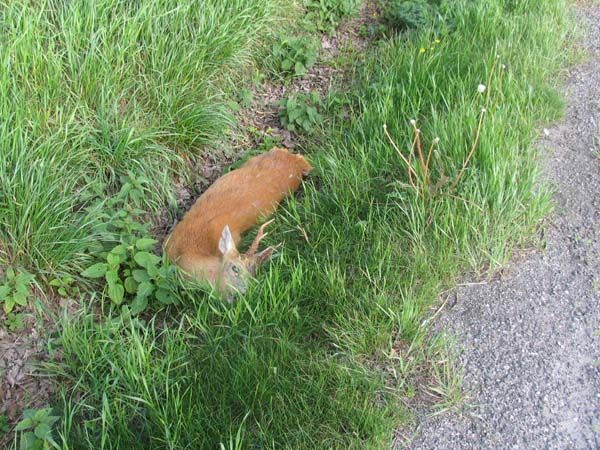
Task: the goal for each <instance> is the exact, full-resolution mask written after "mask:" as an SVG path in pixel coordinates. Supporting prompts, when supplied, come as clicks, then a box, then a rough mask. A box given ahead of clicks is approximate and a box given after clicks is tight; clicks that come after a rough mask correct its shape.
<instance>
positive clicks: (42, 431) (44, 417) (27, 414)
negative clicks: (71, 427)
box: [15, 408, 61, 450]
mask: <svg viewBox="0 0 600 450" xmlns="http://www.w3.org/2000/svg"><path fill="white" fill-rule="evenodd" d="M58 419H59V417H58V416H53V415H52V408H44V409H37V410H35V409H26V410H24V411H23V420H21V421H20V422H19V423H18V424H17V426H16V427H15V431H20V432H21V435H20V445H19V448H20V449H21V450H42V449H48V448H56V449H59V448H61V447H60V446H59V445H58V444H57V443H56V441H55V440H54V439H53V437H52V426H53V425H54V423H55V422H56V421H57V420H58Z"/></svg>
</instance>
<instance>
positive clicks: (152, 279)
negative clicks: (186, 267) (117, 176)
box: [81, 173, 175, 314]
mask: <svg viewBox="0 0 600 450" xmlns="http://www.w3.org/2000/svg"><path fill="white" fill-rule="evenodd" d="M121 181H122V183H123V184H122V187H121V189H120V191H119V192H118V194H117V195H115V196H114V197H112V198H111V199H110V200H109V201H108V202H107V204H106V210H107V211H108V212H105V213H104V214H103V216H104V217H105V219H106V222H105V224H104V226H103V229H102V232H103V233H102V234H103V236H104V238H105V241H106V242H109V243H114V244H108V248H106V247H107V245H104V246H100V248H98V247H93V249H92V250H93V252H94V255H95V256H96V257H99V258H100V259H101V261H100V262H97V263H95V264H93V265H92V266H90V267H88V268H87V269H85V270H84V271H83V272H82V273H81V275H82V276H84V277H87V278H92V279H98V278H103V279H104V280H105V282H106V286H107V295H108V298H109V299H110V300H111V301H112V302H113V303H114V304H116V305H120V304H121V303H123V301H124V300H131V305H130V306H131V311H132V313H134V314H138V313H140V312H142V311H144V310H145V309H146V307H147V306H148V300H149V298H151V296H153V297H154V298H156V299H157V300H158V301H159V302H160V303H161V304H165V305H166V304H171V303H173V302H174V301H175V297H174V295H173V292H172V289H171V284H170V282H169V279H171V277H172V276H173V275H174V273H175V267H174V266H170V265H168V264H163V263H162V260H161V258H159V257H158V256H156V255H155V254H153V253H152V250H153V249H154V247H155V246H156V244H157V241H156V240H154V239H152V238H151V237H150V232H149V224H148V223H142V216H143V215H144V211H143V210H141V209H139V208H138V207H137V205H140V204H141V201H142V197H143V193H144V190H145V189H146V186H147V185H148V184H149V181H148V180H147V179H145V178H143V177H142V178H140V177H137V176H135V175H134V174H132V173H129V174H128V176H124V177H122V178H121ZM115 244H116V245H115Z"/></svg>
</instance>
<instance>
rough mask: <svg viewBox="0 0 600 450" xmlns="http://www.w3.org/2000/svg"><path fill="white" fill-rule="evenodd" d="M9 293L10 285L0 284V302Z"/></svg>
mask: <svg viewBox="0 0 600 450" xmlns="http://www.w3.org/2000/svg"><path fill="white" fill-rule="evenodd" d="M9 293H10V286H9V285H8V284H3V285H2V286H0V302H1V301H2V300H4V299H5V298H6V296H7V295H8V294H9Z"/></svg>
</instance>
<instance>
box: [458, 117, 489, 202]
mask: <svg viewBox="0 0 600 450" xmlns="http://www.w3.org/2000/svg"><path fill="white" fill-rule="evenodd" d="M484 114H485V108H481V112H480V113H479V124H478V125H477V134H475V140H474V141H473V146H472V147H471V151H470V152H469V155H468V156H467V159H465V162H464V163H463V165H462V168H461V169H460V172H458V175H457V177H456V178H455V180H454V182H453V183H452V185H451V186H450V191H452V190H453V189H454V188H455V187H456V185H457V184H458V182H459V181H460V179H461V177H462V175H463V173H464V171H465V169H466V168H467V165H468V164H469V161H470V160H471V157H472V156H473V154H474V153H475V149H476V148H477V144H478V143H479V136H480V134H481V125H482V124H483V115H484Z"/></svg>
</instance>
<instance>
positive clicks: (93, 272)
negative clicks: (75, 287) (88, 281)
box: [81, 263, 108, 278]
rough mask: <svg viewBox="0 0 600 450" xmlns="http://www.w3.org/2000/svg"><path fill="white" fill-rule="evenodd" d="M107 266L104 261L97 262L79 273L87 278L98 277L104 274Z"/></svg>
mask: <svg viewBox="0 0 600 450" xmlns="http://www.w3.org/2000/svg"><path fill="white" fill-rule="evenodd" d="M107 268H108V267H107V265H106V263H97V264H94V265H93V266H90V267H88V268H87V269H85V270H84V271H83V272H81V275H82V276H84V277H87V278H100V277H103V276H104V274H105V273H106V269H107Z"/></svg>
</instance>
